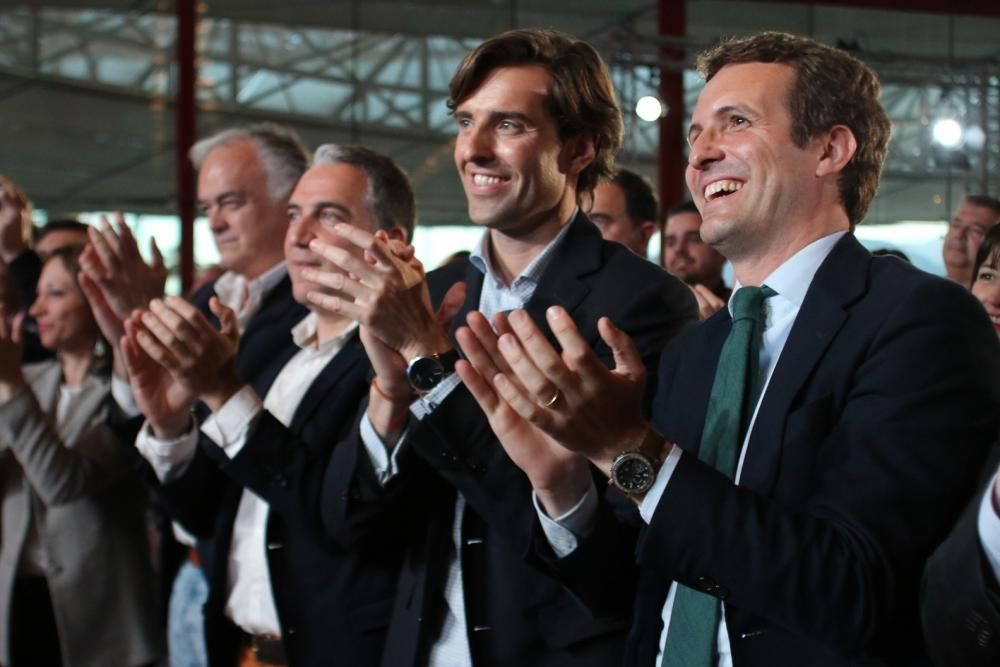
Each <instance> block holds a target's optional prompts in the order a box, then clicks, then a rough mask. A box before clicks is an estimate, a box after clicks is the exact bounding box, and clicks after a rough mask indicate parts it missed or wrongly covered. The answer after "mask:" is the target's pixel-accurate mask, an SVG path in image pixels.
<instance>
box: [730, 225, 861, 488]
mask: <svg viewBox="0 0 1000 667" xmlns="http://www.w3.org/2000/svg"><path fill="white" fill-rule="evenodd" d="M870 259H871V257H870V255H869V254H868V252H867V251H866V250H865V249H864V248H863V247H862V246H861V244H860V243H859V242H858V241H857V240H856V239H855V238H854V235H853V234H847V235H846V236H844V237H843V238H842V239H841V240H840V241H838V242H837V244H836V245H835V246H834V248H833V250H832V251H831V252H830V255H829V256H828V257H827V258H826V260H825V261H824V262H823V264H822V265H821V266H820V267H819V270H818V271H817V272H816V276H815V277H814V278H813V282H812V284H811V285H810V287H809V291H808V292H807V293H806V298H805V300H804V301H803V303H802V308H801V309H800V310H799V314H798V315H797V316H796V318H795V323H794V324H793V325H792V331H791V333H790V334H789V336H788V341H787V342H786V343H785V347H784V349H782V351H781V356H780V357H779V359H778V365H777V366H776V367H775V369H774V374H773V375H772V377H771V380H770V383H769V385H768V387H767V391H766V393H765V394H764V397H763V400H762V401H761V405H760V410H759V411H758V414H757V421H756V422H755V424H754V429H753V433H752V434H751V436H750V444H749V448H748V451H747V455H746V458H745V460H744V464H743V472H742V476H741V478H740V485H742V486H747V487H750V488H752V489H754V490H756V491H758V492H759V493H763V494H769V493H770V492H771V490H772V488H773V485H774V483H775V480H776V479H777V472H778V467H779V463H780V460H781V448H782V444H783V441H784V428H785V420H786V418H787V417H788V415H789V413H790V412H791V411H792V404H793V402H794V401H795V399H796V396H797V395H798V394H799V391H800V390H801V389H802V387H803V385H804V384H805V383H806V381H807V380H808V379H809V377H810V376H811V375H812V373H813V371H814V369H815V368H816V366H817V365H818V364H819V363H820V361H821V359H822V358H823V355H824V354H825V353H826V351H827V349H828V348H829V346H830V344H831V342H832V341H833V339H834V338H835V337H836V335H837V332H838V331H840V328H841V327H842V326H843V324H844V322H845V321H846V319H847V316H848V308H849V306H850V304H852V303H853V302H855V301H856V300H857V299H858V298H860V297H861V296H862V295H863V294H864V292H865V289H866V287H865V286H866V284H867V280H868V263H869V261H870Z"/></svg>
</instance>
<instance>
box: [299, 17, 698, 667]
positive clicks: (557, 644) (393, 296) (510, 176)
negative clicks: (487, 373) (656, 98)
mask: <svg viewBox="0 0 1000 667" xmlns="http://www.w3.org/2000/svg"><path fill="white" fill-rule="evenodd" d="M582 81H586V82H587V85H585V86H584V85H580V82H582ZM449 107H450V108H451V109H452V111H453V113H454V116H455V119H456V122H457V124H458V137H457V140H456V146H455V162H456V166H457V167H458V170H459V173H460V175H461V179H462V184H463V186H464V188H465V192H466V195H467V197H468V200H469V216H470V218H471V219H472V221H473V222H474V223H476V224H478V225H483V226H484V227H486V228H487V231H486V233H485V234H484V236H483V240H482V242H481V243H480V245H479V247H478V248H477V249H476V251H475V252H474V253H473V256H472V258H471V260H469V261H464V262H461V263H458V264H456V265H452V266H449V267H446V268H444V269H441V270H439V271H436V272H434V273H431V274H430V275H429V276H428V277H427V281H426V282H425V281H424V279H423V273H422V270H421V269H420V267H419V265H418V263H416V262H415V261H412V260H411V261H406V257H405V255H404V257H400V256H398V255H399V253H397V252H395V251H394V250H393V249H392V248H390V247H389V246H388V245H387V244H386V243H384V242H382V241H380V240H379V239H377V238H375V237H372V236H371V235H370V234H365V233H363V232H360V231H358V230H356V229H353V228H350V227H347V226H344V225H341V226H338V227H337V229H336V231H337V233H338V234H340V235H341V236H342V237H343V241H344V242H347V243H350V244H353V245H355V246H357V247H359V248H363V249H365V250H366V252H367V253H368V256H369V259H370V260H371V261H372V262H373V263H366V262H362V261H359V260H357V259H356V258H354V257H352V256H350V255H349V254H348V253H347V252H346V251H345V250H344V249H342V248H336V247H332V246H328V245H327V246H324V245H322V244H314V246H315V247H317V248H318V249H319V250H321V252H322V253H323V255H324V256H325V257H326V258H327V259H328V260H330V261H331V262H333V263H334V264H336V265H338V266H339V267H340V269H341V272H340V273H337V274H335V275H331V276H330V277H329V280H328V281H327V282H328V284H329V286H331V287H333V288H336V289H339V290H342V291H344V292H347V293H348V294H350V295H351V296H352V297H353V300H345V299H338V298H336V297H330V296H326V295H322V294H317V295H314V296H313V297H311V298H314V299H315V302H316V303H320V304H322V305H324V306H326V307H328V308H330V309H332V310H339V311H341V312H344V313H345V314H348V315H349V316H351V317H353V318H356V319H358V320H359V321H360V322H361V325H362V326H361V336H362V340H363V341H364V343H365V348H366V351H367V352H368V356H369V358H370V359H371V361H372V364H373V367H374V370H375V373H376V377H375V380H374V382H373V383H372V387H371V391H370V393H369V403H368V406H367V411H366V412H365V414H364V415H362V418H361V422H360V423H359V424H358V426H357V428H356V429H355V432H354V434H353V436H352V438H351V439H350V440H349V441H348V442H347V443H345V446H343V447H340V448H338V449H337V451H336V452H335V454H334V460H333V462H332V464H331V466H330V468H329V478H328V484H327V492H328V496H327V501H326V502H325V503H324V511H325V512H326V513H327V521H328V523H329V524H330V526H331V529H332V530H334V531H335V533H337V534H338V535H339V536H340V538H341V539H342V540H343V541H344V542H346V543H348V544H350V545H352V546H354V547H355V548H362V547H364V546H373V545H381V548H384V549H398V550H403V551H405V554H406V561H405V563H404V565H403V571H402V574H401V576H400V580H399V587H398V591H397V595H396V605H395V609H394V612H393V618H392V622H391V626H390V630H389V637H388V640H387V644H386V652H385V656H384V657H383V663H382V664H383V665H386V666H387V667H388V666H390V665H391V666H392V667H415V666H417V665H429V666H430V667H442V666H445V665H476V666H477V667H481V666H510V667H513V666H514V665H539V666H556V665H567V666H569V665H573V666H575V667H578V666H581V665H594V666H595V667H596V666H597V665H601V666H604V665H612V664H616V663H617V662H619V661H620V660H621V654H622V650H623V646H624V630H625V628H626V627H627V625H628V613H629V605H630V600H631V590H632V583H633V579H632V575H633V568H632V567H631V565H630V564H631V560H632V558H631V552H632V549H633V547H634V539H635V533H634V530H633V529H632V528H631V527H629V526H627V525H625V524H624V523H622V522H619V521H618V520H616V519H615V518H614V517H613V514H614V510H615V509H616V508H613V507H611V506H610V505H608V506H605V508H606V509H607V512H606V513H602V514H601V519H602V520H603V522H602V523H601V525H600V527H599V529H598V530H595V531H594V533H593V536H594V537H595V538H602V539H594V540H589V539H587V537H589V536H582V535H581V536H579V539H577V537H576V536H574V535H573V534H572V531H571V530H569V529H568V528H567V526H568V525H572V515H573V513H574V508H573V505H572V504H570V505H565V504H563V499H564V498H565V497H566V496H568V495H574V496H576V497H577V498H578V490H577V489H566V488H560V487H559V486H548V485H547V484H546V483H545V481H544V480H534V483H533V482H532V481H531V480H529V479H528V478H527V477H526V476H525V475H524V474H523V473H522V472H521V471H520V470H518V468H517V467H516V466H515V465H514V463H513V462H512V461H511V459H510V458H509V457H508V456H507V455H506V454H505V453H504V451H503V450H502V449H501V448H500V446H499V445H498V443H497V442H496V439H495V437H494V436H493V434H492V430H491V425H490V424H489V423H488V422H487V420H486V418H485V416H484V415H483V413H482V411H481V410H480V409H479V408H478V407H477V406H476V405H475V403H474V402H473V401H472V399H471V396H470V395H469V393H468V392H467V390H466V389H465V387H463V386H462V385H461V384H460V382H459V380H458V377H457V376H456V375H455V374H454V373H453V366H454V360H455V358H456V357H457V356H458V355H457V353H456V352H455V345H454V343H453V339H452V338H451V337H450V336H449V335H448V330H447V328H445V327H442V326H441V325H440V324H439V320H438V318H436V317H435V314H434V311H433V309H432V306H431V303H432V302H433V303H443V304H445V306H446V308H445V309H446V310H450V309H451V306H453V305H455V304H456V303H457V304H461V312H462V314H461V315H459V316H458V317H457V318H455V321H464V317H465V313H469V315H468V317H469V318H471V321H472V322H474V326H476V327H477V328H487V329H488V328H489V326H490V324H489V322H488V321H487V320H486V318H485V317H484V315H486V316H487V317H488V316H491V315H496V316H497V317H496V319H495V323H497V325H498V326H501V327H504V326H506V325H505V324H504V318H503V315H502V313H503V311H506V310H509V309H511V308H515V307H527V308H529V309H530V310H532V311H534V312H537V313H541V312H543V311H544V310H545V309H546V308H547V307H549V306H551V305H553V304H556V303H561V304H564V305H565V306H566V308H567V309H568V310H570V312H571V313H572V315H573V317H574V318H576V320H577V322H578V323H579V325H580V327H581V328H582V329H583V330H584V331H585V332H586V334H585V335H589V336H590V337H591V339H592V340H593V342H595V343H596V342H597V334H596V320H597V314H599V313H603V312H607V311H612V312H615V313H616V314H617V316H618V317H619V318H620V320H621V322H622V324H623V326H625V327H626V328H628V329H629V330H630V331H631V332H632V333H633V334H634V335H635V337H636V340H637V341H638V342H637V344H638V346H639V348H640V351H641V352H640V353H641V354H642V355H643V358H644V359H645V360H647V361H648V362H650V363H655V360H656V358H657V357H658V355H659V351H660V349H661V347H662V346H663V344H664V343H665V342H666V340H667V339H668V338H669V337H670V336H672V335H673V334H674V333H676V332H677V331H678V330H679V329H681V328H682V327H683V326H685V325H686V324H688V323H690V322H693V320H694V318H695V309H694V300H693V298H692V296H691V295H690V293H689V292H688V290H687V289H686V288H685V287H684V286H683V285H682V284H681V283H680V282H679V281H676V280H674V279H672V278H670V277H669V276H668V275H667V274H666V273H665V272H663V271H661V270H660V269H659V268H658V267H656V266H654V265H652V264H650V263H649V262H646V261H645V260H642V259H641V258H639V257H638V256H636V255H635V254H633V253H631V252H630V251H629V250H628V249H626V248H625V247H623V246H621V245H618V244H614V243H608V242H605V241H603V240H602V239H601V238H600V235H599V233H598V231H597V230H596V229H595V228H594V227H593V226H592V225H591V224H590V222H589V221H588V220H587V219H586V217H585V216H584V215H583V214H582V213H580V212H579V208H578V207H579V201H580V199H581V198H583V197H585V196H586V195H587V194H589V192H590V190H591V189H592V188H593V186H594V184H595V183H596V181H597V179H598V178H600V177H606V176H607V175H608V174H609V173H610V169H611V165H612V158H613V156H614V152H615V150H616V149H617V148H618V146H619V145H620V142H621V135H622V122H621V117H620V113H619V111H618V107H617V105H616V103H615V100H614V93H613V90H612V86H611V81H610V78H609V76H608V72H607V68H606V66H605V65H604V63H603V62H602V61H601V59H600V57H599V56H598V55H597V53H596V52H595V51H594V50H593V48H592V47H590V46H589V45H587V44H586V43H584V42H580V41H577V40H574V39H572V38H570V37H567V36H565V35H562V34H559V33H555V32H552V31H544V30H524V31H513V32H510V33H504V34H502V35H499V36H497V37H495V38H493V39H490V40H487V41H486V42H485V43H484V44H483V45H481V46H480V47H479V48H477V49H476V50H475V51H474V52H472V53H471V54H470V55H469V56H468V57H467V58H466V59H465V60H464V62H463V63H462V65H461V66H460V67H459V70H458V72H457V73H456V75H455V77H454V78H453V80H452V82H451V100H450V101H449ZM463 295H464V299H463ZM475 310H478V311H482V314H481V313H473V312H471V311H475ZM602 353H603V359H604V361H605V362H606V363H611V357H610V351H609V350H607V349H606V348H605V349H604V350H603V351H602ZM546 398H548V397H546ZM569 458H570V461H569V462H568V465H570V466H578V467H580V468H581V469H582V471H583V472H584V475H585V476H586V477H587V479H586V481H585V488H590V487H591V486H592V485H593V486H595V487H596V488H595V490H594V493H595V494H597V493H599V492H600V491H603V488H604V484H603V483H602V482H599V481H596V480H595V481H594V482H591V477H590V476H589V473H587V472H586V471H587V470H588V468H589V466H588V464H587V462H586V461H585V460H584V459H583V458H582V457H578V456H575V455H570V457H569ZM532 488H534V490H535V496H534V499H535V501H534V503H533V500H532ZM575 502H576V498H574V503H575ZM536 507H537V509H536ZM617 509H618V510H620V511H622V512H623V513H624V514H630V513H632V514H634V512H633V511H631V510H630V508H628V507H627V506H624V505H622V506H620V507H618V508H617ZM539 512H543V513H545V514H546V519H545V526H546V530H548V531H550V533H549V534H551V535H552V536H553V538H552V539H553V540H554V541H556V542H558V544H559V546H558V548H559V549H560V554H561V555H562V556H563V557H564V559H563V561H561V562H560V567H559V568H551V569H549V570H543V569H542V567H541V566H540V564H536V566H535V567H532V566H530V565H529V563H528V562H527V561H526V555H527V553H528V547H529V546H530V537H531V535H532V530H533V528H534V526H536V525H538V524H539V519H538V518H537V517H538V513H539ZM549 516H551V517H554V518H555V519H554V520H553V519H549V518H548V517H549ZM605 562H614V563H624V567H622V568H620V569H618V570H616V571H609V572H608V577H607V579H606V581H604V582H600V583H601V585H598V586H593V585H592V586H590V590H587V591H584V592H583V594H582V595H581V596H580V597H579V598H578V597H575V596H574V594H573V593H571V592H570V591H569V590H568V589H567V588H565V587H564V586H563V585H562V581H561V578H562V577H564V576H567V573H570V572H572V569H573V567H574V566H576V567H579V564H582V563H605ZM587 583H590V580H589V579H588V581H587ZM604 584H610V586H605V585H604ZM584 600H585V601H586V604H585V603H584Z"/></svg>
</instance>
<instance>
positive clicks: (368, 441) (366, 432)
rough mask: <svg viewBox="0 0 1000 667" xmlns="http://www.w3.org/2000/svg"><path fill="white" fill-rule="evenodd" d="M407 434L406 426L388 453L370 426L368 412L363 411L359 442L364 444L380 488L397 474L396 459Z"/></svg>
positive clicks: (408, 430)
mask: <svg viewBox="0 0 1000 667" xmlns="http://www.w3.org/2000/svg"><path fill="white" fill-rule="evenodd" d="M409 433H410V426H409V424H407V425H406V427H405V428H404V429H403V432H402V434H400V436H399V440H398V441H396V446H395V447H394V448H393V450H392V452H391V453H389V452H388V451H386V446H385V443H384V442H383V441H382V438H381V437H379V434H378V433H376V432H375V427H374V426H372V422H371V420H370V419H369V418H368V411H367V410H365V414H364V416H363V417H362V418H361V442H362V443H364V445H365V450H366V451H367V452H368V458H369V459H370V460H371V462H372V468H373V469H374V470H375V477H376V478H377V479H378V482H379V484H381V485H382V486H385V485H386V484H387V483H388V482H389V480H390V479H392V478H393V477H395V476H396V475H397V474H399V463H398V461H397V458H398V456H399V452H400V450H401V449H402V448H403V445H404V444H405V443H406V439H407V438H406V437H407V436H408V435H409Z"/></svg>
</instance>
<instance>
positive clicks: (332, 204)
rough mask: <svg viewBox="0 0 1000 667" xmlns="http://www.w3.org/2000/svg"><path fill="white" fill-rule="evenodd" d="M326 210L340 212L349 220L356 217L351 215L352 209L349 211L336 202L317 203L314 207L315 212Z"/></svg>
mask: <svg viewBox="0 0 1000 667" xmlns="http://www.w3.org/2000/svg"><path fill="white" fill-rule="evenodd" d="M324 208H332V209H336V210H338V211H340V212H341V213H343V214H344V217H347V218H351V217H354V216H352V215H351V209H349V208H347V207H346V206H344V205H343V204H341V203H338V202H335V201H319V202H316V203H315V204H314V205H313V210H314V211H322V210H323V209H324Z"/></svg>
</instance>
